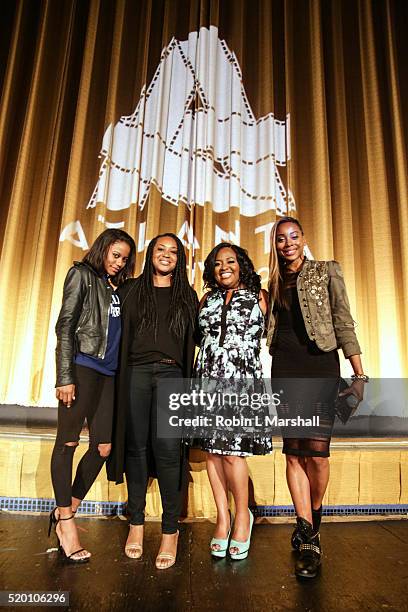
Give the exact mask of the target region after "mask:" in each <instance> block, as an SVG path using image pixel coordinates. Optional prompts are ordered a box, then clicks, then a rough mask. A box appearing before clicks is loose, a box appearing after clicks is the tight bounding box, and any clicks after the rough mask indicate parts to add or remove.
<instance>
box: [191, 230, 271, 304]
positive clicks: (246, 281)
mask: <svg viewBox="0 0 408 612" xmlns="http://www.w3.org/2000/svg"><path fill="white" fill-rule="evenodd" d="M224 248H228V249H232V250H233V251H234V253H235V255H236V257H237V262H238V265H239V281H240V283H242V284H243V285H245V287H246V289H249V290H250V291H252V292H253V293H256V295H258V294H259V292H260V290H261V277H260V276H259V274H257V273H256V272H255V269H254V264H253V263H252V261H251V259H250V258H249V256H248V253H247V251H246V250H245V249H243V248H242V247H239V246H237V245H236V244H230V243H229V242H220V244H217V246H215V247H214V248H213V250H212V251H211V253H209V254H208V255H207V258H206V260H205V262H204V273H203V280H204V288H205V289H210V290H211V291H215V290H216V289H219V288H220V287H219V285H218V284H217V281H216V280H215V275H214V270H215V262H216V259H217V255H218V252H219V251H220V250H221V249H224Z"/></svg>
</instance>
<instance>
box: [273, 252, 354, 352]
mask: <svg viewBox="0 0 408 612" xmlns="http://www.w3.org/2000/svg"><path fill="white" fill-rule="evenodd" d="M297 292H298V296H299V304H300V308H301V311H302V315H303V321H304V323H305V327H306V332H307V335H308V336H309V338H310V340H312V341H314V342H316V344H317V346H318V347H319V348H320V349H321V350H322V351H326V352H327V351H332V350H333V349H336V348H341V349H342V350H343V353H344V356H345V357H351V355H360V354H361V349H360V345H359V343H358V340H357V337H356V334H355V331H354V321H353V317H352V316H351V314H350V304H349V301H348V297H347V292H346V286H345V284H344V279H343V272H342V270H341V267H340V264H339V263H337V261H309V260H307V261H305V263H304V264H303V268H302V271H301V272H300V273H299V275H298V278H297ZM275 327H276V317H275V315H274V314H273V303H271V304H270V305H269V321H268V330H267V344H268V346H269V350H270V352H271V353H273V340H274V334H275Z"/></svg>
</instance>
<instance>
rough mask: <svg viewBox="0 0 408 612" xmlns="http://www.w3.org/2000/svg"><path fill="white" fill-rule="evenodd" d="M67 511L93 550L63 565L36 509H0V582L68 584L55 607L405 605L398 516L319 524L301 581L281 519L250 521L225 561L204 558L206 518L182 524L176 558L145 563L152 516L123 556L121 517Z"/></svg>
mask: <svg viewBox="0 0 408 612" xmlns="http://www.w3.org/2000/svg"><path fill="white" fill-rule="evenodd" d="M76 520H77V521H78V525H79V526H80V529H81V538H82V543H83V545H84V546H87V547H88V548H89V549H90V550H91V551H92V553H93V556H92V560H91V562H90V563H88V564H87V565H84V566H73V565H64V564H62V562H61V560H60V558H59V555H58V554H57V553H56V552H53V551H52V552H47V549H48V548H52V547H53V546H55V539H54V537H52V538H50V540H49V541H48V539H47V537H46V529H47V517H46V516H45V515H41V516H27V515H14V514H10V513H1V514H0V535H1V550H0V576H1V578H0V580H1V583H0V586H1V589H3V590H7V591H11V590H16V591H23V590H26V591H27V590H29V591H34V590H37V591H38V590H41V591H57V590H61V591H69V592H70V607H69V608H65V609H69V610H75V611H76V610H93V611H94V610H98V611H100V612H104V611H105V610H106V611H108V610H109V611H112V610H117V611H120V610H137V611H139V610H140V611H141V612H145V611H146V612H147V611H152V612H155V611H161V610H163V611H164V610H166V611H172V610H174V611H177V612H181V611H187V610H188V611H190V610H192V611H204V610H208V611H210V610H211V611H212V610H214V611H215V610H221V611H223V612H224V611H225V612H227V611H229V610H231V611H232V610H233V611H234V612H240V611H241V610H242V611H249V610H251V611H256V612H263V611H281V610H282V611H283V610H285V611H293V610H299V611H302V610H304V611H306V610H307V611H310V612H315V611H316V612H331V611H333V612H337V611H339V612H340V611H343V610H347V612H349V611H359V612H361V611H366V610H368V611H377V610H386V611H387V612H388V611H398V612H403V611H406V610H408V603H407V602H408V572H407V559H408V522H407V520H404V519H403V520H388V521H384V522H382V521H364V522H363V521H359V522H353V523H348V522H343V523H339V522H336V523H334V522H328V523H325V524H324V525H323V526H322V530H321V534H322V546H323V551H324V557H323V566H322V568H321V573H320V576H319V577H318V578H317V579H315V580H310V581H307V582H306V583H305V582H299V581H298V580H296V578H295V576H294V573H293V562H294V558H295V557H294V555H295V553H292V552H291V549H290V546H289V539H290V534H291V532H292V528H293V526H292V525H289V524H264V523H261V524H258V525H255V527H254V531H253V537H252V546H251V551H250V554H249V557H248V559H246V560H245V561H236V562H232V561H230V560H229V559H220V560H214V559H212V558H211V557H210V555H209V551H208V543H209V540H210V538H211V534H212V530H213V525H212V524H211V523H209V522H195V523H185V524H183V525H182V526H181V538H180V544H179V553H178V558H177V563H176V565H175V566H174V567H173V568H171V569H169V570H167V571H159V570H156V569H155V567H154V560H155V556H156V554H157V549H158V545H159V541H160V524H159V523H158V522H153V521H149V522H147V524H146V530H145V533H146V537H145V544H144V549H145V552H144V555H143V558H142V559H141V560H139V561H132V560H130V559H128V558H127V557H125V555H124V553H123V546H124V542H125V539H126V533H127V523H126V521H124V520H121V519H119V518H118V517H116V518H78V519H76ZM30 609H31V608H30ZM32 609H37V610H38V609H39V608H32ZM43 609H46V608H43ZM48 609H49V608H48ZM60 609H64V608H60Z"/></svg>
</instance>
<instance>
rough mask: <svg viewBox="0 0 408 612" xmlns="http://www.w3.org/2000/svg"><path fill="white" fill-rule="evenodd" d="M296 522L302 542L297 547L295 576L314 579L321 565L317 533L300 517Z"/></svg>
mask: <svg viewBox="0 0 408 612" xmlns="http://www.w3.org/2000/svg"><path fill="white" fill-rule="evenodd" d="M296 522H297V528H298V531H299V533H300V536H301V538H302V542H301V544H300V546H299V552H300V555H299V558H298V560H297V561H296V565H295V574H296V576H298V578H315V577H316V575H317V572H318V569H319V566H320V563H321V548H320V535H319V532H315V531H314V529H313V525H311V524H310V523H309V521H307V520H306V519H304V518H302V517H300V516H298V517H297V519H296Z"/></svg>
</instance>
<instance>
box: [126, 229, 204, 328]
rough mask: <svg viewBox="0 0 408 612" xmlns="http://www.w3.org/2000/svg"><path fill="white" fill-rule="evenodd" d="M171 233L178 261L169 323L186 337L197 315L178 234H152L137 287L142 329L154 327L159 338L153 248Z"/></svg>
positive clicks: (172, 290) (172, 284)
mask: <svg viewBox="0 0 408 612" xmlns="http://www.w3.org/2000/svg"><path fill="white" fill-rule="evenodd" d="M165 236H169V237H170V238H173V240H174V241H175V243H176V244H177V263H176V267H175V268H174V270H173V273H172V283H171V294H170V307H169V314H168V324H169V329H170V331H171V332H172V333H173V334H174V335H175V336H178V337H179V338H181V337H183V335H184V332H185V329H186V327H187V325H188V324H189V323H190V325H191V327H192V328H194V325H195V319H196V316H197V298H196V295H195V292H194V290H193V289H192V288H191V286H190V284H189V282H188V278H187V270H186V255H185V253H184V247H183V245H182V243H181V241H180V239H179V238H177V236H176V235H175V234H172V233H169V232H166V233H165V234H159V235H158V236H156V237H155V238H153V239H152V240H151V241H150V243H149V246H148V247H147V251H146V260H145V264H144V267H143V272H142V274H141V275H140V276H139V277H138V279H137V280H138V282H137V285H136V287H135V299H136V300H137V304H138V322H137V323H138V325H139V326H140V327H139V330H140V331H141V332H142V331H146V330H148V329H152V330H153V332H154V335H155V338H157V329H158V315H157V301H156V294H155V291H154V284H153V274H154V266H153V249H154V247H155V244H156V242H157V240H158V239H159V238H164V237H165Z"/></svg>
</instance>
